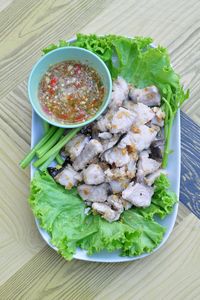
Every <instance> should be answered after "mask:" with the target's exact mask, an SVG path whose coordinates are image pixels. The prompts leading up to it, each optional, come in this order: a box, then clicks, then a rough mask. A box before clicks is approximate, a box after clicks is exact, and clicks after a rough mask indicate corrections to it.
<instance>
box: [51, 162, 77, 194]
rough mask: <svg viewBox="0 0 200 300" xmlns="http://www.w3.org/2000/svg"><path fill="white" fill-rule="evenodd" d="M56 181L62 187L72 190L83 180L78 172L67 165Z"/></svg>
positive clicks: (56, 177)
mask: <svg viewBox="0 0 200 300" xmlns="http://www.w3.org/2000/svg"><path fill="white" fill-rule="evenodd" d="M54 179H55V181H57V182H58V183H60V184H61V185H64V186H65V188H66V189H71V188H72V187H73V186H76V185H77V183H78V181H81V180H82V176H81V174H80V173H78V172H76V171H75V170H74V169H73V168H72V166H71V165H67V166H66V167H65V168H64V169H63V170H62V171H61V172H59V173H58V174H57V175H56V176H55V177H54Z"/></svg>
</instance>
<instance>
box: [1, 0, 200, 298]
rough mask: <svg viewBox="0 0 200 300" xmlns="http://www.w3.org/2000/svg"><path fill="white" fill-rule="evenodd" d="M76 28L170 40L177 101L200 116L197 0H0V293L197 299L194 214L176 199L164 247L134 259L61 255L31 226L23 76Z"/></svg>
mask: <svg viewBox="0 0 200 300" xmlns="http://www.w3.org/2000/svg"><path fill="white" fill-rule="evenodd" d="M76 32H83V33H97V34H106V33H114V34H124V35H127V36H134V35H144V36H152V37H153V38H154V39H155V43H156V44H162V45H164V46H166V47H168V48H169V51H170V54H171V58H172V63H173V65H174V67H175V69H176V70H177V72H179V73H180V75H181V77H182V82H183V83H184V85H185V87H186V88H187V87H190V90H191V97H190V100H189V101H188V102H187V103H186V104H185V105H184V107H183V110H184V111H185V112H186V113H187V114H188V115H189V116H190V117H192V119H193V120H194V121H196V122H197V123H198V124H200V84H199V82H200V2H199V0H190V1H186V0H168V1H164V0H141V1H138V0H132V1H130V0H126V1H123V0H116V1H114V0H112V1H109V0H96V1H95V0H92V1H89V0H80V1H78V0H74V1H70V0H66V1H64V0H57V1H55V0H40V1H39V0H37V1H34V0H14V1H12V0H0V169H1V175H0V176H1V180H0V283H1V288H0V299H2V300H5V299H9V300H10V299H48V300H49V299H59V300H60V299H70V300H71V299H72V300H74V299H81V300H82V299H86V300H89V299H148V300H149V299H150V300H151V299H153V300H154V299H181V300H182V299H192V300H193V299H195V300H196V299H200V276H199V274H200V259H199V256H200V230H199V229H200V221H199V220H198V219H197V218H196V217H195V216H194V215H193V214H192V213H190V211H189V210H187V209H186V208H185V207H184V206H183V205H181V204H180V208H179V213H178V218H177V222H176V226H175V229H174V231H173V233H172V235H171V236H170V238H169V240H168V241H167V243H166V244H165V246H164V247H162V248H161V249H160V251H158V252H156V253H155V254H154V255H152V256H149V257H148V258H146V259H144V260H139V261H136V262H133V263H120V264H100V263H88V262H82V261H72V262H66V261H65V260H64V259H62V258H61V257H59V256H58V255H57V253H56V252H54V251H53V250H52V249H50V248H49V247H48V246H47V245H46V244H45V243H44V241H43V240H42V239H41V237H40V235H39V234H38V232H37V229H36V226H35V223H34V219H33V216H32V213H31V211H30V208H29V206H28V204H27V196H28V189H29V180H30V179H29V170H26V171H21V170H20V169H19V167H18V162H19V161H20V160H21V159H22V158H23V156H24V154H25V153H26V152H27V151H28V150H29V147H30V133H31V132H30V126H31V107H30V105H29V103H28V101H27V89H26V82H27V76H28V74H29V72H30V70H31V67H32V65H33V64H34V63H35V62H36V60H37V59H38V58H39V57H40V55H41V51H40V49H41V48H43V47H44V46H46V45H48V44H49V43H52V42H57V41H58V40H59V39H68V38H70V37H72V36H74V35H75V34H76ZM197 196H198V195H197Z"/></svg>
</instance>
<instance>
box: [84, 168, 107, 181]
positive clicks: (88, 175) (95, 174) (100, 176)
mask: <svg viewBox="0 0 200 300" xmlns="http://www.w3.org/2000/svg"><path fill="white" fill-rule="evenodd" d="M83 180H84V182H85V183H86V184H93V185H97V184H100V183H103V182H104V180H105V175H104V172H103V170H102V168H101V167H100V166H99V165H98V164H91V165H89V166H88V167H87V168H86V169H84V170H83Z"/></svg>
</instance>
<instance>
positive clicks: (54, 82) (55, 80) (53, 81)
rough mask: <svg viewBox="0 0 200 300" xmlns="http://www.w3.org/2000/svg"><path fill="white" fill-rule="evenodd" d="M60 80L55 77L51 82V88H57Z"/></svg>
mask: <svg viewBox="0 0 200 300" xmlns="http://www.w3.org/2000/svg"><path fill="white" fill-rule="evenodd" d="M57 81H58V79H57V78H56V77H53V78H52V79H51V80H50V85H51V86H55V85H56V83H57Z"/></svg>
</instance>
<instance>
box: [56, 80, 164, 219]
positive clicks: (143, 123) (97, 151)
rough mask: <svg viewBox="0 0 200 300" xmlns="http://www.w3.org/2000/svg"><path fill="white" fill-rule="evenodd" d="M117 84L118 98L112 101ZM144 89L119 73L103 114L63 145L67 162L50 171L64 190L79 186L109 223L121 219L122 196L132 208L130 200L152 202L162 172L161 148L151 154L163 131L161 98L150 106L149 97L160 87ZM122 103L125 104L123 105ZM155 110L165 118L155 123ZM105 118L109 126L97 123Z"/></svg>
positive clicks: (156, 95)
mask: <svg viewBox="0 0 200 300" xmlns="http://www.w3.org/2000/svg"><path fill="white" fill-rule="evenodd" d="M119 83H123V84H119ZM116 88H117V91H118V95H119V98H120V102H119V101H118V102H117V101H116V100H115V95H116ZM134 90H136V92H134ZM143 90H144V93H143V92H142V90H141V92H140V90H139V89H137V88H135V89H134V87H133V86H132V85H131V84H128V83H127V82H126V81H125V80H124V79H123V78H121V77H118V78H117V79H116V80H115V81H114V82H113V93H112V97H111V102H110V105H109V108H108V109H107V111H106V113H105V114H104V115H102V116H101V117H99V119H98V121H95V122H93V123H92V124H90V125H89V127H90V133H86V134H84V133H80V134H78V135H76V136H75V137H73V138H72V139H71V141H70V142H69V143H67V144H66V145H65V149H64V153H63V155H65V156H66V157H69V158H70V160H71V161H70V163H68V164H67V165H66V166H65V167H63V168H62V169H61V170H60V171H59V174H58V175H56V176H55V177H54V176H53V177H54V179H55V180H56V181H57V182H58V183H60V184H61V185H63V186H64V187H65V188H66V189H71V188H72V187H74V186H77V191H78V194H79V195H80V197H81V198H82V199H83V200H84V201H85V204H86V205H88V203H89V206H91V203H92V211H93V213H96V214H100V215H102V217H103V218H105V219H106V220H107V221H108V222H113V221H116V220H119V219H120V216H121V214H122V213H123V211H124V209H125V208H124V206H123V201H126V203H127V202H129V203H130V205H129V206H130V208H131V207H132V205H134V206H135V207H148V206H150V204H151V198H152V196H153V193H154V186H153V184H154V181H155V179H156V178H157V177H158V176H159V175H160V174H161V171H160V170H161V161H160V156H161V158H162V156H163V152H160V153H159V154H160V156H158V157H154V159H153V158H152V155H154V153H153V154H152V150H153V149H154V148H153V146H152V147H151V145H152V144H153V145H154V146H155V143H156V142H157V141H160V138H161V136H162V135H163V133H162V127H163V125H164V118H165V114H164V112H163V111H162V108H161V107H160V100H159V101H157V100H156V101H155V102H154V105H157V106H152V103H153V102H152V101H151V102H150V103H149V102H148V100H147V99H151V100H152V99H160V94H159V91H158V89H157V88H156V87H153V88H152V87H146V88H144V89H143ZM130 91H131V93H132V95H133V94H134V95H139V96H137V97H138V99H137V101H135V98H134V100H133V97H129V95H130ZM151 93H153V94H151ZM144 95H145V97H144ZM147 95H148V97H147ZM151 95H152V96H151ZM135 97H136V96H135ZM137 97H136V98H137ZM119 98H118V99H119ZM140 99H141V100H144V99H146V102H145V103H146V104H144V103H140V102H139V100H140ZM112 101H113V102H112ZM124 102H125V104H126V107H128V108H124V107H123V106H124ZM129 102H130V103H129ZM158 112H159V115H160V119H162V120H163V122H160V123H159V126H156V127H155V125H154V124H153V123H152V122H151V121H152V120H153V119H154V118H156V114H157V113H158ZM108 116H109V117H108ZM105 119H106V124H107V125H106V126H104V128H103V127H101V126H100V127H99V124H102V122H103V120H105ZM103 129H104V130H103ZM93 136H95V139H94V138H93ZM112 140H113V141H114V143H112ZM108 145H109V146H108ZM102 163H103V164H104V166H103V168H102V166H101V164H102ZM51 170H52V168H51ZM156 172H157V173H156ZM51 174H52V172H51ZM157 174H158V175H157ZM147 176H148V178H147ZM111 199H112V201H111ZM100 203H101V204H100ZM119 207H120V209H119ZM126 208H127V206H126Z"/></svg>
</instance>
